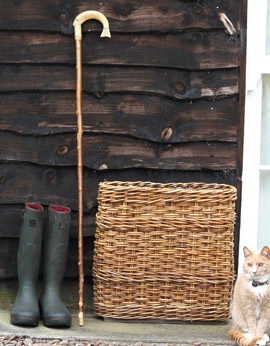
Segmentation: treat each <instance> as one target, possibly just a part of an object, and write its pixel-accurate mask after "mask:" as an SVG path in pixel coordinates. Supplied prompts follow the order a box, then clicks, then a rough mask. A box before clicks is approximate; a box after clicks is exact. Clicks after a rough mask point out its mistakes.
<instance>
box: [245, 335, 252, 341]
mask: <svg viewBox="0 0 270 346" xmlns="http://www.w3.org/2000/svg"><path fill="white" fill-rule="evenodd" d="M244 335H245V338H246V339H248V340H249V341H251V340H252V339H253V337H252V335H251V334H250V333H244Z"/></svg>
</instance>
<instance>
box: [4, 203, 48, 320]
mask: <svg viewBox="0 0 270 346" xmlns="http://www.w3.org/2000/svg"><path fill="white" fill-rule="evenodd" d="M43 215H44V210H43V207H42V206H41V205H40V204H37V203H26V204H25V210H24V216H23V223H22V226H21V233H20V241H19V249H18V256H17V267H18V284H19V290H18V293H17V297H16V299H15V302H14V305H13V308H12V310H11V313H10V322H11V323H12V324H16V325H24V326H32V327H36V326H37V325H38V322H39V307H38V299H37V294H36V288H37V280H38V273H39V264H40V255H41V244H42V225H43Z"/></svg>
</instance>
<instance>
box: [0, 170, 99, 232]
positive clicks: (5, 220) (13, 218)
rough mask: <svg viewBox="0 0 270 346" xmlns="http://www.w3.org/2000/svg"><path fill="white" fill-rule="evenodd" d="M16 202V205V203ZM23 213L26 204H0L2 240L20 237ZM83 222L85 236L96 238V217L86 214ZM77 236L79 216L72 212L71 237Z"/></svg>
mask: <svg viewBox="0 0 270 346" xmlns="http://www.w3.org/2000/svg"><path fill="white" fill-rule="evenodd" d="M18 167H19V166H18ZM74 174H75V172H74ZM96 183H97V182H96ZM74 188H76V187H74ZM95 197H96V196H95ZM14 202H15V203H16V201H14ZM46 207H47V206H45V205H44V208H45V215H46V210H47V208H46ZM23 211H24V204H0V220H1V222H0V238H5V237H6V238H18V237H19V235H20V227H21V223H22V215H23ZM83 221H84V228H83V234H84V236H88V237H89V236H94V234H95V216H94V215H89V214H86V213H85V215H84V219H83ZM77 236H78V215H77V213H76V212H74V211H72V213H71V224H70V237H71V238H77Z"/></svg>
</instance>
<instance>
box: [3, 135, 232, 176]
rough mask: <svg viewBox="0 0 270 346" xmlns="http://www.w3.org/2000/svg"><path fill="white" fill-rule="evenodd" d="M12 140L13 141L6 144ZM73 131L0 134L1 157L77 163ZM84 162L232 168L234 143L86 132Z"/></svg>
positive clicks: (108, 165)
mask: <svg viewBox="0 0 270 346" xmlns="http://www.w3.org/2000/svg"><path fill="white" fill-rule="evenodd" d="M9 143H10V144H12V145H9ZM76 149H77V143H76V134H65V135H63V134H57V135H54V136H45V137H36V136H35V137H30V136H29V137H25V136H21V135H17V134H13V133H9V132H2V133H1V135H0V160H4V161H11V162H14V161H17V162H32V163H36V164H41V165H52V166H76V164H77V152H76ZM83 152H84V157H83V164H84V166H85V167H88V168H92V169H95V170H103V169H124V168H132V167H137V168H152V169H157V168H159V169H187V170H197V169H214V170H215V169H216V170H220V169H235V167H236V152H237V147H236V144H235V143H230V142H190V143H181V144H178V143H177V144H176V143H169V144H162V143H159V144H156V143H152V142H149V141H146V140H137V139H134V138H130V137H121V136H111V135H107V134H104V135H87V136H86V135H85V136H84V138H83Z"/></svg>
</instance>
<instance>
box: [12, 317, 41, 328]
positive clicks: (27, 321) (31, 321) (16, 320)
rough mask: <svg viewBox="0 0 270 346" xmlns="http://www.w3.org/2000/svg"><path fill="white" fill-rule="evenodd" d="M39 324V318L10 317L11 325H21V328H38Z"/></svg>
mask: <svg viewBox="0 0 270 346" xmlns="http://www.w3.org/2000/svg"><path fill="white" fill-rule="evenodd" d="M38 322H39V318H38V317H31V316H20V315H14V316H10V323H12V324H15V325H19V326H29V327H37V326H38Z"/></svg>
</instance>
